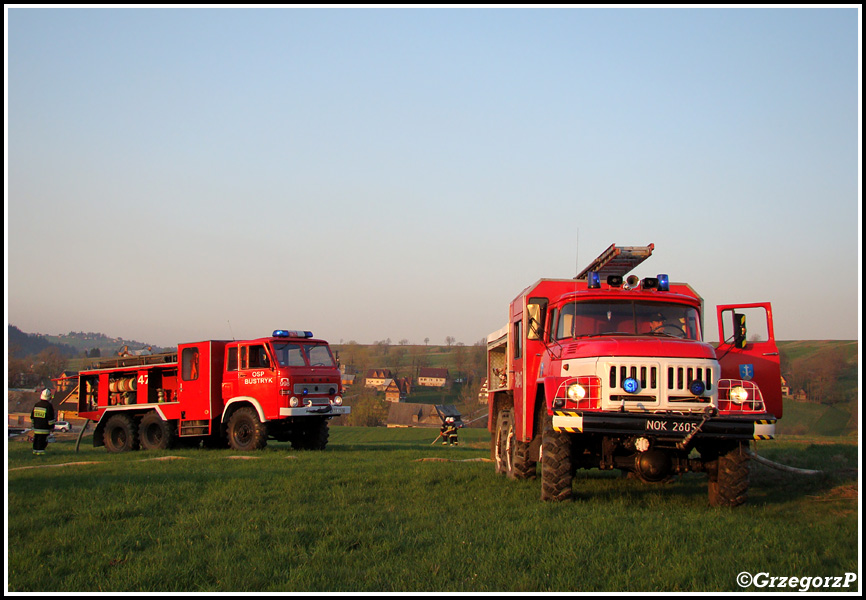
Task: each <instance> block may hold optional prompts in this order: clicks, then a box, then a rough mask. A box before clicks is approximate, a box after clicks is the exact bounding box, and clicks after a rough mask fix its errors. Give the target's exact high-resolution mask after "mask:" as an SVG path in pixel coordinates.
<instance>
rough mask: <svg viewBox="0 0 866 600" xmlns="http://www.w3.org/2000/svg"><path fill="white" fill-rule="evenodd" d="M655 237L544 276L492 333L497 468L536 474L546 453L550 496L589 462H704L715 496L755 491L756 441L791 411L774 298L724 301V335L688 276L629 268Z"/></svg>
mask: <svg viewBox="0 0 866 600" xmlns="http://www.w3.org/2000/svg"><path fill="white" fill-rule="evenodd" d="M652 250H653V245H652V244H650V245H649V246H616V245H613V246H611V247H610V248H608V249H607V250H606V251H605V252H604V253H602V254H601V255H600V256H599V257H598V258H597V259H596V260H595V261H593V263H592V264H591V265H590V266H589V267H587V268H586V269H584V271H582V272H581V273H580V274H579V275H578V276H577V277H576V278H574V279H542V280H540V281H538V282H536V283H535V284H533V285H531V286H530V287H528V288H527V289H525V290H524V291H523V292H521V294H520V295H519V296H517V298H516V299H515V300H514V301H513V302H512V303H511V304H510V306H509V312H508V316H509V320H508V324H507V325H506V326H505V327H504V328H503V329H501V330H499V331H497V332H495V333H493V334H491V335H490V336H489V337H488V339H487V354H488V407H489V412H488V429H489V430H490V431H491V433H492V434H493V435H492V440H491V455H492V458H493V459H494V462H495V468H496V471H497V472H498V473H503V474H506V475H508V476H509V477H511V478H515V479H526V478H532V477H535V475H536V465H537V463H539V462H540V464H541V498H542V500H564V499H567V498H570V497H571V495H572V484H573V476H574V474H575V472H576V470H577V469H590V468H600V469H619V470H622V471H624V472H626V473H628V474H633V475H634V476H637V477H639V478H640V479H641V480H643V481H646V482H661V481H665V480H668V479H669V478H671V477H673V476H675V475H678V474H681V473H684V472H689V471H696V472H704V473H707V475H708V477H709V500H710V504H711V505H714V506H736V505H739V504H742V503H743V502H745V500H746V496H747V492H748V487H749V453H750V450H749V444H750V442H751V441H752V440H756V439H771V438H772V437H773V435H774V431H775V423H776V419H778V418H780V417H781V416H782V391H781V377H780V369H779V354H778V350H777V348H776V344H775V338H774V333H773V320H772V310H771V307H770V304H769V303H756V304H747V305H739V306H733V305H730V306H719V307H718V308H717V311H718V322H719V339H720V344H719V345H718V347H715V348H714V347H713V346H712V345H710V344H708V343H705V342H703V341H702V339H703V337H702V336H703V333H704V332H703V315H702V310H703V301H702V299H701V297H700V296H698V295H697V294H696V293H695V291H694V290H693V289H692V288H691V287H690V286H689V285H687V284H684V283H673V282H671V281H670V280H669V278H668V276H667V275H658V276H657V277H645V278H643V279H639V278H638V277H636V276H634V275H629V276H628V277H625V276H626V275H627V274H628V273H629V272H630V271H631V270H632V269H633V268H634V267H635V266H637V265H638V264H640V263H641V262H642V261H643V260H645V259H646V258H648V257H649V256H650V255H651V254H652ZM746 315H748V316H749V321H750V322H749V326H750V332H749V334H747V333H746Z"/></svg>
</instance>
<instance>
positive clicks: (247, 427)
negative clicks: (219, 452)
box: [228, 406, 268, 452]
mask: <svg viewBox="0 0 866 600" xmlns="http://www.w3.org/2000/svg"><path fill="white" fill-rule="evenodd" d="M228 443H229V448H232V449H233V450H240V451H241V452H247V451H250V450H261V449H262V448H264V447H265V446H267V445H268V431H267V428H266V427H265V425H264V423H262V422H261V421H260V420H259V415H258V413H257V412H256V410H255V409H254V408H252V407H250V406H244V407H243V408H239V409H237V410H236V411H235V412H234V414H232V416H231V418H229V427H228Z"/></svg>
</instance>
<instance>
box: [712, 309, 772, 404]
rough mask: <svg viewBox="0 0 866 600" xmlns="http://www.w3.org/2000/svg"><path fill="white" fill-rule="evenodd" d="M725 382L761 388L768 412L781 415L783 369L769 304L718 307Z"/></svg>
mask: <svg viewBox="0 0 866 600" xmlns="http://www.w3.org/2000/svg"><path fill="white" fill-rule="evenodd" d="M717 312H718V323H719V346H718V348H716V356H717V357H718V360H719V364H720V365H721V368H722V373H721V377H722V379H744V380H747V381H753V382H755V383H756V384H757V385H758V387H759V388H760V389H761V395H762V396H763V397H764V405H765V407H766V409H767V412H769V413H772V414H773V415H774V416H775V417H776V418H777V419H778V418H781V416H782V370H781V367H780V365H779V349H778V348H777V347H776V336H775V333H774V331H773V310H772V307H771V306H770V303H769V302H758V303H754V304H738V305H734V304H726V305H720V306H718V307H717Z"/></svg>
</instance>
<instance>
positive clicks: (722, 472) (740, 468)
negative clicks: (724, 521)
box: [708, 442, 750, 507]
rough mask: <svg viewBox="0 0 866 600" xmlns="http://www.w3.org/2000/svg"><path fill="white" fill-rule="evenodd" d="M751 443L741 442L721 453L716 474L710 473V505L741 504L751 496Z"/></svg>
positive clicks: (730, 505) (732, 505)
mask: <svg viewBox="0 0 866 600" xmlns="http://www.w3.org/2000/svg"><path fill="white" fill-rule="evenodd" d="M748 451H749V445H748V442H741V443H739V444H737V445H735V446H733V447H732V448H730V449H729V450H727V451H726V452H723V453H721V454H719V458H718V467H717V469H716V473H715V474H712V473H711V474H710V483H709V487H708V492H709V500H710V506H727V507H734V506H741V505H743V504H745V503H746V500H748V497H749V478H750V477H749V475H750V473H749V471H750V468H749V467H750V465H749V455H748Z"/></svg>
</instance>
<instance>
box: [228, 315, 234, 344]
mask: <svg viewBox="0 0 866 600" xmlns="http://www.w3.org/2000/svg"><path fill="white" fill-rule="evenodd" d="M226 323H228V324H229V333H231V334H232V341H235V332H234V331H232V322H231V321H230V320H229V319H226Z"/></svg>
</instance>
